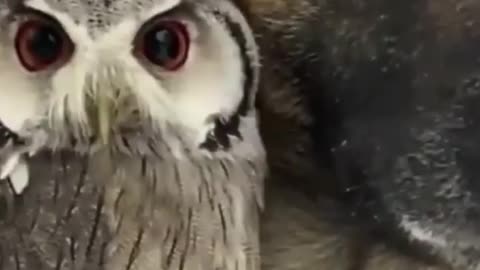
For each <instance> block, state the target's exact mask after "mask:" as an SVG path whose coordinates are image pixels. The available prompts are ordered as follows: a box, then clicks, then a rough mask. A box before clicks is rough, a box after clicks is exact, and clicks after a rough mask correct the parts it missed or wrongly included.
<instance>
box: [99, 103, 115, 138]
mask: <svg viewBox="0 0 480 270" xmlns="http://www.w3.org/2000/svg"><path fill="white" fill-rule="evenodd" d="M97 98H98V99H97V102H98V103H97V124H98V127H97V131H98V134H99V136H100V142H101V143H102V144H104V145H107V144H109V143H110V139H111V124H112V114H113V108H114V106H113V102H112V100H111V99H110V98H109V97H107V96H106V95H103V94H99V95H98V97H97Z"/></svg>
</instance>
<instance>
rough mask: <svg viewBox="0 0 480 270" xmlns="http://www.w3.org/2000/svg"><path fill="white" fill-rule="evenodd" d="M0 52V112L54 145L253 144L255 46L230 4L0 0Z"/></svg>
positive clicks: (23, 131) (217, 147)
mask: <svg viewBox="0 0 480 270" xmlns="http://www.w3.org/2000/svg"><path fill="white" fill-rule="evenodd" d="M0 59H2V60H1V61H0V84H1V85H2V86H1V87H0V96H1V99H0V120H1V121H2V123H3V124H4V125H6V126H7V127H8V128H9V129H10V130H12V131H14V132H16V133H18V134H20V135H21V136H24V137H31V138H35V137H39V136H40V135H39V134H43V135H42V137H43V138H45V140H44V141H45V142H44V143H45V144H47V145H49V146H51V147H72V146H73V147H75V148H78V149H80V148H82V147H83V148H84V147H85V146H87V145H91V144H95V143H103V144H105V143H107V144H109V143H112V142H119V141H121V140H120V139H121V138H122V137H123V136H127V135H128V136H129V135H132V136H134V135H135V134H136V135H139V134H141V135H142V137H143V138H149V139H155V140H157V141H162V142H164V143H165V144H166V145H168V147H169V148H170V150H172V152H176V150H178V149H180V148H181V149H183V150H185V149H188V150H190V151H191V150H194V151H196V150H197V149H198V150H199V151H201V152H205V153H213V152H215V153H224V152H228V151H229V150H230V149H231V148H232V147H233V148H235V146H236V145H240V144H248V145H250V146H251V147H247V148H245V147H242V149H252V151H253V149H256V148H258V147H257V146H258V144H259V139H258V136H257V133H256V121H255V110H254V96H255V92H256V88H257V81H258V54H257V48H256V45H255V42H254V38H253V35H252V33H251V31H250V29H249V27H248V24H247V22H246V20H245V19H244V17H243V15H242V14H241V12H240V11H239V10H238V9H237V7H236V5H235V3H232V2H231V1H228V0H221V1H219V0H215V1H213V0H202V1H198V0H195V1H193V0H160V1H158V0H157V1H153V0H138V1H128V0H105V1H89V0H1V1H0ZM136 135H135V136H136ZM137 137H138V136H137ZM245 151H247V152H248V150H245Z"/></svg>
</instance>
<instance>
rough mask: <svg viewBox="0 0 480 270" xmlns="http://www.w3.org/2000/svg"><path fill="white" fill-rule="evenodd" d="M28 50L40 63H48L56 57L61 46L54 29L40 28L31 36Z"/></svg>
mask: <svg viewBox="0 0 480 270" xmlns="http://www.w3.org/2000/svg"><path fill="white" fill-rule="evenodd" d="M28 48H29V51H30V52H31V53H32V54H33V55H35V57H36V58H37V59H38V60H39V61H40V62H50V61H51V60H52V59H55V58H56V57H57V55H58V53H59V51H60V50H61V48H62V44H61V39H60V37H59V36H58V35H57V33H56V31H55V30H54V29H52V28H51V27H48V26H42V27H40V28H39V29H37V30H36V31H34V32H33V33H32V34H31V37H30V42H29V44H28Z"/></svg>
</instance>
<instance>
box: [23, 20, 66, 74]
mask: <svg viewBox="0 0 480 270" xmlns="http://www.w3.org/2000/svg"><path fill="white" fill-rule="evenodd" d="M73 47H74V46H73V43H72V41H71V40H70V39H69V38H68V36H67V35H66V34H65V32H63V30H62V29H61V27H60V26H58V25H57V24H56V23H55V22H54V21H53V20H51V19H48V18H43V17H42V16H32V17H31V18H29V19H27V20H26V21H24V22H22V24H21V25H20V27H19V29H18V32H17V36H16V37H15V48H16V51H17V55H18V58H19V60H20V62H21V63H22V65H23V66H24V67H25V69H27V70H28V71H30V72H38V71H42V70H45V69H47V68H49V67H51V66H53V65H57V64H62V63H65V62H66V61H68V60H69V58H70V57H71V55H72V53H73Z"/></svg>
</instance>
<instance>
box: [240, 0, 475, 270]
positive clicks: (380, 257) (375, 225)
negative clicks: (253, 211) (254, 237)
mask: <svg viewBox="0 0 480 270" xmlns="http://www.w3.org/2000/svg"><path fill="white" fill-rule="evenodd" d="M244 2H245V1H244ZM248 2H249V4H250V5H249V7H248V10H249V12H250V19H251V21H252V25H254V29H255V30H256V32H257V34H258V40H259V44H260V45H261V47H262V56H263V58H264V59H263V66H264V68H263V72H264V74H263V78H264V80H263V85H262V92H261V94H260V101H259V107H260V108H261V110H262V112H263V115H262V127H263V130H262V132H263V135H264V138H265V142H266V144H267V147H268V151H269V154H270V162H271V164H272V165H273V167H272V171H273V177H272V178H271V180H270V185H271V186H269V187H267V189H266V190H267V197H268V200H267V216H266V217H267V218H266V219H267V226H266V229H265V232H264V236H265V237H268V238H267V239H266V240H264V242H266V243H267V244H264V261H265V262H266V263H267V264H268V265H271V264H275V260H276V259H278V258H281V259H280V260H278V261H277V262H276V263H279V265H277V267H275V268H273V267H272V269H312V268H311V267H308V266H309V265H315V269H426V266H425V265H432V267H435V269H440V268H441V267H442V265H443V262H446V263H447V264H448V265H449V266H450V267H455V269H466V268H467V269H470V268H469V267H472V268H473V269H475V266H474V265H475V264H478V263H479V261H480V248H479V246H478V244H477V243H479V236H480V231H479V230H478V228H479V227H480V218H479V215H478V211H479V207H478V206H479V205H480V201H479V198H478V196H479V195H480V189H479V185H478V183H477V182H478V181H479V177H480V171H479V170H478V169H477V168H478V167H479V165H478V164H479V161H480V156H479V155H480V154H479V153H480V143H479V140H480V129H479V127H480V126H479V124H478V119H480V106H479V104H480V95H479V94H480V91H479V90H480V83H479V78H480V77H479V76H480V73H479V65H480V63H479V62H478V61H479V59H480V50H479V49H478V44H480V43H479V41H480V35H479V34H480V31H479V30H477V28H478V23H480V21H478V20H479V19H480V3H479V2H476V1H449V0H420V1H418V0H415V1H414V0H411V1H410V0H408V1H386V0H376V1H354V0H347V1H335V0H298V1H287V0H250V1H248ZM277 185H278V186H281V187H280V188H279V189H276V187H272V186H277ZM272 190H276V191H275V192H272ZM287 191H288V192H287ZM276 192H281V193H282V194H283V195H282V196H279V195H278V194H277V193H276ZM295 192H296V193H298V194H301V195H298V194H297V195H295ZM305 195H307V196H305ZM300 197H301V200H305V202H299V200H300ZM286 198H292V199H290V200H288V201H287V199H286ZM293 198H296V199H293ZM319 198H320V199H319ZM279 200H280V201H283V203H284V204H283V206H284V208H285V209H279V210H278V211H276V210H275V209H276V208H278V207H279V206H278V205H279ZM325 201H328V202H329V204H327V205H325ZM331 201H333V204H332V203H331ZM297 202H298V204H297ZM304 203H305V205H303V204H304ZM269 205H270V207H271V208H270V210H269V208H268V206H269ZM302 209H306V210H304V211H303V210H302ZM308 211H309V212H308ZM275 213H276V214H275ZM330 213H335V215H334V216H335V217H336V218H332V215H331V214H330ZM404 215H409V216H411V217H412V219H413V221H416V222H419V223H420V224H422V226H424V227H427V228H429V229H431V230H432V231H433V234H434V235H435V236H436V237H437V236H441V237H444V238H445V239H447V240H448V246H447V247H445V248H435V247H433V246H430V245H429V244H423V243H417V242H414V241H411V240H410V239H409V237H408V235H407V234H406V233H405V232H404V231H402V230H401V229H400V228H399V223H400V218H401V217H402V216H404ZM342 216H343V217H348V218H338V217H342ZM303 222H305V223H306V224H304V223H303ZM269 224H270V225H269ZM272 224H273V225H272ZM312 224H313V225H312ZM284 229H287V230H290V232H291V233H285V230H284ZM447 230H450V232H448V233H447ZM275 232H278V233H275ZM359 235H360V236H361V237H358V236H359ZM351 236H353V237H351ZM332 238H335V239H337V240H332ZM275 239H283V240H284V242H276V241H275ZM279 241H282V240H279ZM270 242H271V243H272V244H269V243H270ZM280 243H281V244H280ZM282 244H283V245H282ZM329 245H330V247H329ZM318 246H323V248H322V249H321V250H320V251H319V250H318V249H316V248H317V247H318ZM309 248H310V250H309ZM337 249H338V250H345V251H349V252H346V253H342V255H336V254H337V253H336V252H332V250H337ZM289 252H291V253H289ZM330 252H331V253H330ZM289 255H290V256H289ZM335 256H336V257H335ZM271 258H275V260H273V259H271ZM334 258H336V259H334ZM292 260H296V261H298V262H299V264H298V265H297V267H293V266H288V263H287V262H291V261H292ZM315 263H316V264H315ZM302 264H303V265H304V267H303V268H301V267H300V268H298V267H299V266H301V265H302ZM280 265H281V266H280ZM322 267H323V268H322Z"/></svg>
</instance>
